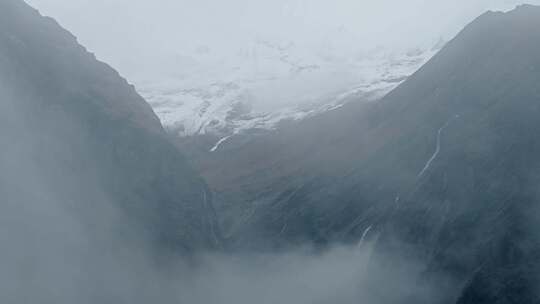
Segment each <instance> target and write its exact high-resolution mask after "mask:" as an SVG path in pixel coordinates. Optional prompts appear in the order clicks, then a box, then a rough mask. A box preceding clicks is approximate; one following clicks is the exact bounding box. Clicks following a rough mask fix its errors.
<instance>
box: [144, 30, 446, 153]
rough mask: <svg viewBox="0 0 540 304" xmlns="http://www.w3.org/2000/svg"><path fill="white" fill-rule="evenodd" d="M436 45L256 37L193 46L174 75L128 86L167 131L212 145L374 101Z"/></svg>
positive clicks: (430, 54)
mask: <svg viewBox="0 0 540 304" xmlns="http://www.w3.org/2000/svg"><path fill="white" fill-rule="evenodd" d="M441 46H442V45H441V44H440V45H438V46H436V47H429V48H424V49H422V48H418V49H414V50H410V51H407V52H403V53H396V52H389V51H386V50H384V49H374V50H371V51H369V52H357V53H355V52H349V53H343V52H341V53H338V52H337V51H334V49H333V48H332V46H331V44H326V45H323V46H321V47H319V48H310V49H306V48H302V47H299V46H296V45H295V44H294V43H292V42H289V43H273V42H269V41H266V40H261V39H259V40H256V41H255V42H253V43H252V44H251V45H249V46H247V47H245V48H243V49H239V50H238V51H236V52H235V53H231V54H226V55H224V54H222V53H219V54H218V52H216V53H214V52H213V51H212V50H211V49H209V48H208V47H200V48H198V49H197V50H196V51H194V52H193V54H190V55H182V56H181V57H179V60H178V61H179V62H181V64H179V67H178V70H179V72H178V73H176V74H175V75H172V76H168V77H167V78H165V79H159V78H158V79H156V78H155V77H152V78H150V79H151V80H139V81H137V80H135V85H136V87H137V88H138V90H139V92H140V94H141V95H142V96H143V97H145V98H146V100H147V101H148V102H149V103H150V105H151V106H152V107H153V108H154V111H155V112H156V114H157V115H158V116H159V118H160V120H161V122H162V123H163V125H164V127H165V128H166V129H168V130H169V131H171V132H173V133H175V134H177V135H178V136H195V135H204V134H211V135H214V136H217V137H219V138H221V139H220V140H219V142H217V143H216V145H215V146H214V147H213V148H212V149H211V150H212V151H215V150H217V149H218V148H219V146H220V145H221V144H223V142H225V141H226V140H227V139H229V138H230V137H231V136H234V135H236V134H240V133H242V132H245V131H247V130H254V129H258V130H261V129H262V130H272V129H275V128H276V127H277V126H278V125H279V124H280V123H281V122H284V121H290V120H293V121H294V120H300V119H304V118H306V117H310V116H313V115H317V114H319V113H322V112H325V111H331V110H333V109H336V108H339V107H341V106H342V105H343V104H344V103H346V102H348V101H350V100H353V99H354V98H352V97H358V96H361V97H364V100H375V99H378V98H379V97H381V96H383V95H384V94H386V93H387V92H389V91H390V90H392V89H393V88H395V87H396V86H397V85H399V84H400V83H401V82H402V81H404V80H405V79H406V78H407V77H408V76H410V75H411V74H412V73H414V72H415V71H416V70H417V69H418V68H419V67H420V66H421V65H423V64H424V63H425V62H426V61H427V60H429V59H430V58H431V57H432V56H433V55H434V54H435V53H436V52H437V50H438V49H439V48H440V47H441Z"/></svg>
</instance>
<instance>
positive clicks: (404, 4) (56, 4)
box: [27, 0, 540, 76]
mask: <svg viewBox="0 0 540 304" xmlns="http://www.w3.org/2000/svg"><path fill="white" fill-rule="evenodd" d="M27 2H28V3H29V4H31V5H33V6H34V7H36V8H38V9H39V10H40V11H41V12H42V13H43V14H45V15H49V16H52V17H54V18H56V19H57V20H58V21H59V22H60V23H61V24H62V25H63V26H64V27H66V28H68V29H69V30H70V31H72V32H73V33H74V34H75V35H76V36H77V37H79V40H80V41H81V42H82V43H83V44H84V45H85V46H86V47H88V48H89V49H90V50H91V51H92V52H95V53H96V54H97V56H98V58H100V59H102V60H105V61H107V62H108V63H110V64H112V65H113V66H115V67H116V68H119V69H120V70H121V72H123V73H126V74H128V76H129V74H131V73H133V72H134V71H136V70H137V65H139V64H141V63H145V64H151V62H152V61H154V60H156V58H160V57H166V56H170V55H171V54H184V53H189V52H191V51H193V50H194V49H196V48H198V47H200V46H202V45H204V46H209V47H211V48H218V49H220V50H224V51H225V50H228V49H234V48H237V47H238V46H239V45H242V44H245V43H246V42H247V41H250V40H252V39H254V38H255V37H261V36H262V37H264V38H269V39H275V40H282V41H287V40H290V41H295V42H297V43H303V42H304V43H311V42H313V41H317V40H320V39H322V38H321V37H324V35H332V33H335V31H336V30H338V29H341V30H345V31H347V33H348V35H350V36H351V37H353V36H354V37H355V38H354V42H351V43H352V44H354V46H355V47H358V48H365V49H370V48H374V47H375V46H378V45H382V46H388V47H392V48H403V47H415V46H418V45H421V44H429V43H434V41H436V40H438V39H439V37H443V38H445V39H448V38H451V37H452V36H453V35H455V34H456V33H457V31H459V30H460V29H461V28H462V27H463V26H464V25H466V24H467V23H468V22H469V21H471V20H472V19H474V18H475V17H476V16H478V15H479V14H481V13H482V12H484V11H486V10H489V9H492V10H508V9H511V8H513V7H514V6H516V5H517V4H520V3H523V2H524V1H518V0H406V1H404V0H332V1H330V0H152V1H150V0H27ZM527 3H530V4H540V0H528V1H527ZM351 40H352V39H351Z"/></svg>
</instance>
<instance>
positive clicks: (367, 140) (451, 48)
mask: <svg viewBox="0 0 540 304" xmlns="http://www.w3.org/2000/svg"><path fill="white" fill-rule="evenodd" d="M539 117H540V8H539V7H535V6H520V7H518V8H517V9H515V10H513V11H511V12H508V13H494V12H488V13H486V14H484V15H482V16H481V17H479V18H478V19H476V20H475V21H474V22H472V23H471V24H470V25H469V26H467V27H466V28H465V29H464V30H463V31H462V32H461V33H460V34H459V35H458V36H457V37H456V38H455V39H454V40H452V41H451V42H449V43H448V44H447V46H446V47H445V48H444V49H443V50H441V51H440V53H439V54H437V55H436V56H435V57H434V58H433V59H432V60H431V61H430V62H429V63H427V64H426V65H425V66H424V67H423V68H422V69H420V70H419V71H418V72H417V73H416V74H415V75H413V76H412V77H410V78H409V79H408V80H407V81H406V82H405V83H403V84H402V85H401V86H400V87H398V88H397V89H396V90H394V91H393V92H391V93H390V94H389V95H387V96H386V97H385V98H384V99H383V100H381V101H380V102H377V103H373V104H362V103H357V104H350V105H348V106H346V107H344V108H342V109H339V110H336V111H334V112H332V113H329V114H326V115H324V116H321V117H317V118H314V119H311V120H309V121H307V122H305V123H301V124H298V125H294V126H291V127H290V128H283V129H282V130H280V131H278V132H275V133H274V134H271V135H269V136H266V137H261V138H258V139H252V140H249V141H244V142H241V141H240V139H236V141H233V142H232V143H234V144H229V145H225V146H224V148H225V149H223V150H222V151H221V152H220V153H218V154H208V155H206V156H205V157H201V158H199V159H197V161H198V164H199V165H198V166H199V167H200V168H202V169H203V174H204V175H205V176H206V177H207V178H208V181H209V182H210V184H211V185H212V187H213V188H214V189H216V196H217V201H218V204H221V205H222V206H230V205H234V204H235V203H236V202H237V201H238V202H240V206H241V207H242V208H243V209H240V211H235V212H232V214H233V215H232V216H231V217H230V218H229V217H225V219H224V220H223V222H224V226H225V228H230V227H229V226H228V224H230V221H231V218H236V219H237V220H235V221H233V222H232V223H233V225H231V226H232V227H233V228H232V229H230V230H229V232H230V235H231V240H232V241H233V242H234V243H235V244H237V245H239V246H248V247H254V248H261V246H268V245H269V244H270V246H278V247H279V246H290V245H291V244H297V243H299V242H311V243H316V244H327V243H329V242H335V241H345V242H349V241H358V240H359V239H361V238H362V236H364V237H365V238H367V239H373V240H374V239H377V240H378V241H377V246H378V247H380V248H381V250H389V251H391V252H401V253H402V254H403V255H405V256H412V257H415V258H418V259H420V260H423V261H425V262H426V263H427V266H426V270H425V275H424V278H435V277H438V276H439V275H442V276H443V277H445V278H446V279H445V280H441V282H440V288H441V291H446V292H444V293H441V294H443V295H444V296H443V297H441V299H440V301H441V302H445V303H451V302H454V301H458V299H459V302H460V303H536V302H538V301H539V300H540V298H539V297H538V296H539V295H538V289H537V287H538V286H539V285H538V283H539V276H538V274H539V273H540V269H538V266H537V265H540V263H539V262H540V260H539V258H540V255H539V250H540V238H539V235H538V234H537V231H538V227H539V226H538V225H539V223H540V221H539V220H540V218H539V215H540V213H539V211H540V210H539V209H538V207H539V204H540V200H539V197H538V190H537V189H538V186H537V185H538V184H539V182H540V156H539V155H540V137H539V136H538V131H539V130H540V119H539ZM258 159H263V160H265V161H262V162H258V161H256V160H258ZM238 172H239V173H238ZM234 184H239V185H241V188H236V192H230V191H229V190H230V189H233V187H234ZM231 193H232V194H231ZM226 208H227V207H225V209H226ZM238 214H241V215H243V216H238ZM238 219H239V220H238ZM261 240H262V241H261ZM403 244H406V246H404V245H403ZM391 267H399V265H392V266H391ZM463 286H464V288H465V289H464V292H463V294H461V287H463ZM460 294H461V295H460Z"/></svg>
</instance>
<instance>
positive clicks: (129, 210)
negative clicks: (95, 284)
mask: <svg viewBox="0 0 540 304" xmlns="http://www.w3.org/2000/svg"><path fill="white" fill-rule="evenodd" d="M0 101H1V102H0V141H1V147H2V148H1V149H0V197H1V199H2V201H3V203H4V204H5V206H8V205H9V206H13V208H15V209H12V210H11V209H10V211H12V212H15V210H19V209H21V208H23V207H24V206H27V207H28V208H30V207H29V206H34V205H37V204H42V205H43V206H48V204H49V203H50V202H54V205H55V206H57V205H59V206H61V208H62V209H66V208H67V210H70V212H73V213H74V214H75V216H76V217H77V218H79V217H80V218H85V219H86V220H87V221H88V223H87V224H88V225H89V226H91V227H96V226H97V227H99V226H100V225H101V224H104V223H108V222H106V220H105V219H104V218H105V214H103V213H106V212H104V211H103V210H108V208H109V209H115V208H119V209H120V210H121V213H123V214H127V216H126V218H127V222H125V223H124V222H121V223H119V224H118V225H116V226H115V227H114V229H115V230H118V231H120V232H119V233H124V234H127V233H133V231H138V233H141V234H142V236H143V237H146V238H148V239H150V240H151V241H152V242H153V243H154V244H156V243H158V244H160V246H164V247H162V248H169V249H173V250H175V251H176V250H177V249H179V250H181V251H182V252H185V251H190V250H195V249H203V248H212V247H215V246H216V245H217V244H216V242H217V239H218V236H217V235H218V233H217V231H213V228H214V223H213V221H214V219H213V217H212V214H213V213H211V212H210V211H211V203H210V200H211V197H210V195H208V194H207V190H206V185H205V184H204V182H203V181H202V179H201V178H200V177H198V176H197V174H196V173H195V172H194V171H193V170H192V169H191V168H190V167H189V166H188V165H187V164H186V162H185V160H184V159H183V157H182V156H181V155H180V154H179V152H178V151H177V149H176V148H175V147H174V145H172V144H171V143H170V142H169V141H168V139H167V137H166V135H165V133H164V131H163V130H162V128H161V125H160V124H159V121H158V119H157V117H156V116H155V115H154V113H153V112H152V110H151V108H150V107H149V106H148V104H146V102H145V101H144V100H143V99H142V98H141V97H140V96H139V95H138V94H137V93H136V92H135V90H134V88H133V87H132V86H131V85H129V84H128V83H127V82H126V81H125V80H124V79H122V78H121V77H120V76H119V75H118V73H117V72H116V71H114V70H113V69H112V68H110V67H109V66H107V65H106V64H104V63H101V62H99V61H97V60H96V59H95V58H94V56H93V55H92V54H90V53H88V52H87V51H86V50H85V49H84V48H83V47H82V46H80V45H79V44H78V43H77V41H76V39H75V37H73V36H72V35H71V34H70V33H68V32H67V31H65V30H63V29H62V28H61V27H60V26H59V25H58V24H57V23H56V22H55V21H54V20H52V19H50V18H45V17H42V16H40V15H39V14H38V12H37V11H35V10H34V9H32V8H30V7H29V6H27V5H26V4H25V3H24V2H23V1H19V0H2V1H0ZM6 208H7V207H6ZM43 208H45V207H43ZM23 209H24V208H23ZM25 210H26V209H25ZM29 210H31V209H29ZM2 213H3V216H6V217H7V216H11V217H14V215H13V214H11V215H10V213H9V212H7V211H2ZM122 217H123V216H122ZM40 219H41V218H40ZM43 220H45V221H46V217H45V218H43ZM26 221H31V218H28V219H26ZM101 221H103V223H101ZM24 223H25V222H24V221H23V222H20V223H19V225H24ZM109 224H111V223H109ZM111 225H114V224H111ZM6 229H9V228H6ZM28 233H29V234H31V233H33V232H32V231H31V230H30V231H28ZM27 237H30V236H27Z"/></svg>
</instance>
